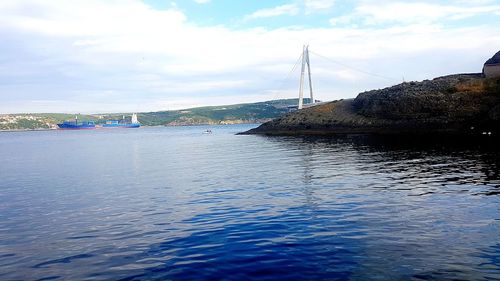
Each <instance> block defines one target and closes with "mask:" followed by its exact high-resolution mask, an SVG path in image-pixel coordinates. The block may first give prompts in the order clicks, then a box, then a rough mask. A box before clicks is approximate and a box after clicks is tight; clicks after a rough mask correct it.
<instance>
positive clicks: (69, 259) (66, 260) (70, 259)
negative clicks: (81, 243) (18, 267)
mask: <svg viewBox="0 0 500 281" xmlns="http://www.w3.org/2000/svg"><path fill="white" fill-rule="evenodd" d="M91 257H92V255H91V254H79V255H74V256H69V257H65V258H62V259H55V260H51V261H46V262H42V263H39V264H35V265H34V266H33V267H34V268H41V267H49V266H51V265H54V264H59V263H71V262H73V261H75V260H77V259H87V258H91Z"/></svg>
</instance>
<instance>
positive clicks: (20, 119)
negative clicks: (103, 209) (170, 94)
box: [0, 99, 298, 131]
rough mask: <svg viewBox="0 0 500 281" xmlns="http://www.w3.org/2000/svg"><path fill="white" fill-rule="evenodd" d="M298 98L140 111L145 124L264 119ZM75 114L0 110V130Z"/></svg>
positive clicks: (29, 127) (96, 117)
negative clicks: (9, 112)
mask: <svg viewBox="0 0 500 281" xmlns="http://www.w3.org/2000/svg"><path fill="white" fill-rule="evenodd" d="M297 102H298V100H297V99H284V100H274V101H266V102H257V103H248V104H235V105H223V106H208V107H197V108H189V109H183V110H170V111H159V112H143V113H138V114H137V115H138V119H139V122H140V123H141V124H142V125H143V126H192V125H224V124H256V123H265V122H268V121H270V120H273V119H274V118H277V117H280V116H282V115H284V114H286V113H288V112H289V111H290V109H289V107H290V106H293V105H296V104H297ZM130 115H131V114H130V113H112V114H88V115H82V114H77V116H78V120H80V121H94V122H95V123H96V124H97V125H99V124H104V123H105V122H106V120H121V119H122V118H124V116H125V117H126V118H129V116H130ZM74 118H75V115H72V114H63V113H38V114H37V113H33V114H29V113H23V114H0V131H33V130H51V129H57V125H56V124H57V123H62V122H63V121H65V120H69V119H74Z"/></svg>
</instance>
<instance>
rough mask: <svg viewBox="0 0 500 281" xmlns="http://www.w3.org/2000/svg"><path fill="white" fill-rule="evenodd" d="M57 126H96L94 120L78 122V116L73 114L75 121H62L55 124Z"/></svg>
mask: <svg viewBox="0 0 500 281" xmlns="http://www.w3.org/2000/svg"><path fill="white" fill-rule="evenodd" d="M57 126H58V127H59V129H63V130H90V129H95V128H96V127H95V123H94V121H83V122H78V116H75V121H64V122H63V123H60V124H57Z"/></svg>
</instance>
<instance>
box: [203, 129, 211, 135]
mask: <svg viewBox="0 0 500 281" xmlns="http://www.w3.org/2000/svg"><path fill="white" fill-rule="evenodd" d="M203 133H204V134H211V133H212V130H210V129H208V130H205V131H203Z"/></svg>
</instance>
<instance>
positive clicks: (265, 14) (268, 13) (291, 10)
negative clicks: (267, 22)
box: [245, 4, 299, 20]
mask: <svg viewBox="0 0 500 281" xmlns="http://www.w3.org/2000/svg"><path fill="white" fill-rule="evenodd" d="M298 13H299V7H298V6H297V5H295V4H285V5H281V6H277V7H273V8H267V9H260V10H257V11H255V12H253V13H252V14H250V15H247V16H246V17H245V19H246V20H251V19H258V18H269V17H277V16H283V15H289V16H294V15H297V14H298Z"/></svg>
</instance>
